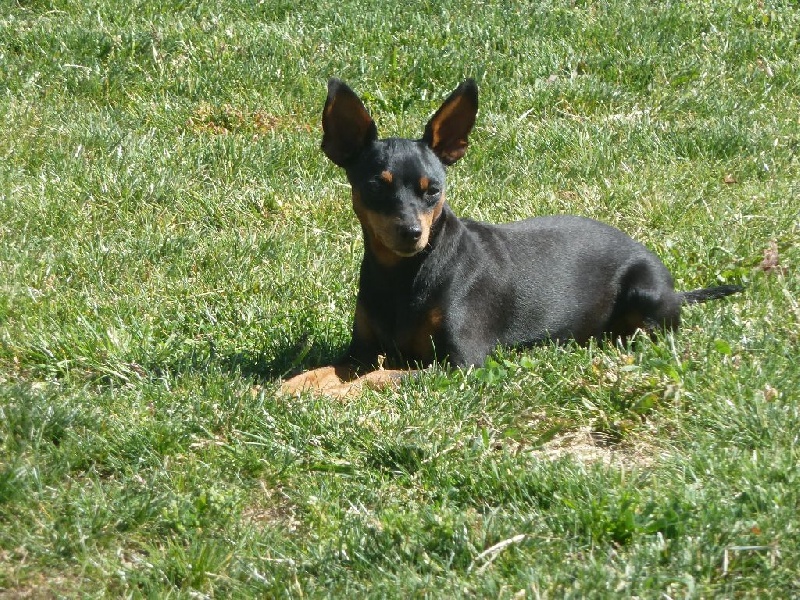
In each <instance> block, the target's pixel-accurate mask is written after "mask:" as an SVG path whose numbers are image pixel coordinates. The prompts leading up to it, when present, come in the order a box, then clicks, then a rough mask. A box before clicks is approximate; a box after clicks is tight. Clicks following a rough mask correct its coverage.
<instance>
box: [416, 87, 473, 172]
mask: <svg viewBox="0 0 800 600" xmlns="http://www.w3.org/2000/svg"><path fill="white" fill-rule="evenodd" d="M477 114H478V85H477V84H476V83H475V80H473V79H467V80H466V81H465V82H464V83H462V84H461V85H459V86H458V87H457V88H456V89H455V90H454V91H453V93H452V94H450V95H449V96H448V97H447V100H445V101H444V103H443V104H442V105H441V106H440V107H439V110H437V111H436V114H435V115H433V116H432V117H431V120H430V121H428V124H427V125H426V126H425V133H424V135H423V136H422V141H423V142H425V143H426V144H428V146H430V148H431V150H433V151H434V153H435V154H436V156H438V157H439V160H441V161H442V162H443V163H444V164H445V165H452V164H453V163H454V162H456V161H457V160H458V159H459V158H461V157H462V156H464V154H465V153H466V151H467V145H468V144H469V141H468V140H467V137H468V136H469V132H470V131H472V127H473V125H475V116H476V115H477Z"/></svg>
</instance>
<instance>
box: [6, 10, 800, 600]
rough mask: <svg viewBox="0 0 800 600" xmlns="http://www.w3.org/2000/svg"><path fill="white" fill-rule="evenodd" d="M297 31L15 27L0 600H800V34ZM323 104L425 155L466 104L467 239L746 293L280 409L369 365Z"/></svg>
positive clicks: (536, 21)
mask: <svg viewBox="0 0 800 600" xmlns="http://www.w3.org/2000/svg"><path fill="white" fill-rule="evenodd" d="M495 4H496V5H495ZM300 5H301V6H302V8H298V7H297V6H300ZM300 5H298V3H294V2H284V1H282V0H275V1H267V2H263V3H255V2H248V3H244V2H230V3H225V2H221V1H202V0H196V1H190V0H185V1H184V0H174V1H172V2H157V1H154V0H145V1H142V2H136V3H133V2H123V1H122V0H93V1H91V2H75V1H71V0H50V1H48V0H26V1H22V0H19V1H18V2H10V1H5V2H3V3H2V4H0V64H2V69H1V70H0V596H2V597H11V598H14V597H61V596H80V597H102V596H109V597H117V596H126V597H129V596H130V597H140V596H149V597H170V596H171V597H186V598H190V597H220V598H221V597H253V596H265V597H301V596H302V597H309V596H310V597H323V596H332V597H339V598H343V597H397V598H406V597H447V598H449V597H462V596H468V597H474V596H479V597H498V598H520V597H530V598H536V597H555V598H558V597H609V596H621V597H629V596H638V597H642V598H645V597H648V598H649V597H652V598H662V597H672V598H677V597H753V598H760V597H766V596H768V595H774V596H782V597H791V596H796V595H800V578H799V577H798V573H800V533H799V532H800V516H798V515H800V471H799V470H798V462H799V461H800V451H799V450H798V448H799V447H800V446H798V439H797V435H798V433H797V432H798V431H800V403H799V402H798V396H799V395H800V394H798V391H800V367H799V366H798V351H797V348H798V341H799V338H800V305H799V303H800V295H799V294H798V291H800V284H799V283H798V278H797V265H798V262H799V261H800V249H799V248H798V239H800V187H799V186H798V182H800V159H799V158H798V156H800V155H799V154H798V149H799V148H800V120H799V119H798V115H799V114H800V65H799V64H798V61H797V57H798V55H800V38H799V37H798V34H797V32H798V31H800V12H798V8H797V5H796V3H791V2H785V3H780V2H763V3H741V2H733V1H724V0H714V1H712V2H699V1H693V2H684V3H658V2H656V3H653V2H645V1H638V0H636V1H634V2H614V3H603V2H563V3H561V2H553V3H517V4H514V5H513V8H506V7H504V6H501V5H500V3H487V2H473V1H470V0H468V1H466V2H459V3H446V2H438V1H434V0H410V1H409V2H405V3H403V4H398V5H393V4H392V3H389V2H364V1H361V2H350V1H347V0H343V1H342V2H338V3H331V2H305V3H300ZM330 76H338V77H341V78H343V79H345V80H346V81H348V82H349V83H350V84H351V85H352V86H353V87H354V89H356V91H357V92H359V93H360V94H362V96H363V97H364V99H365V101H366V103H367V104H368V106H369V108H370V109H371V110H372V112H373V115H374V116H375V117H376V120H377V122H378V126H379V130H380V131H381V132H383V133H384V134H386V135H409V136H419V135H420V134H421V132H422V126H423V124H424V123H425V121H426V120H427V118H428V117H429V116H430V114H431V113H432V112H433V111H434V110H435V109H436V108H437V107H438V105H439V103H440V102H441V100H442V99H443V98H444V97H445V95H446V94H447V93H448V92H449V91H450V90H451V89H453V88H454V87H455V86H456V85H457V83H458V82H459V81H460V80H462V79H463V78H464V77H467V76H471V77H475V78H476V79H477V80H478V83H479V85H480V89H481V110H480V114H479V117H478V123H477V126H476V130H475V132H474V135H473V137H472V140H471V142H472V144H471V147H470V150H469V152H468V154H467V156H466V158H465V159H464V160H463V161H461V162H460V163H459V164H458V165H456V166H454V167H453V168H452V169H451V170H450V174H449V186H450V187H449V191H448V198H449V200H450V203H451V205H452V206H453V207H454V208H455V209H456V211H457V212H459V213H460V214H462V215H463V216H468V217H472V218H479V219H485V220H491V221H504V220H511V219H518V218H524V217H527V216H532V215H539V214H552V213H577V214H582V215H587V216H592V217H596V218H599V219H602V220H604V221H607V222H609V223H612V224H614V225H616V226H618V227H621V228H622V229H624V230H625V231H627V232H629V233H630V234H631V235H633V236H634V237H636V238H637V239H639V240H641V241H642V242H644V243H645V244H647V245H648V246H649V247H650V248H652V249H653V250H655V251H656V252H657V253H658V254H659V255H660V256H662V257H663V259H664V261H665V262H666V264H667V266H668V267H669V268H670V269H671V270H672V272H673V273H674V275H675V279H676V282H677V283H678V287H680V288H682V289H688V288H694V287H702V286H705V285H712V284H714V283H715V282H719V281H729V282H732V281H742V282H744V283H746V285H747V290H746V292H745V293H744V294H742V295H740V296H737V297H734V298H731V299H729V300H728V301H724V302H718V303H710V304H707V305H703V306H698V307H692V308H691V309H687V310H686V311H685V328H684V329H683V330H682V331H681V332H680V333H679V334H677V335H675V336H669V337H665V338H663V339H660V340H658V341H657V342H655V343H652V342H650V341H649V340H640V341H638V342H637V343H635V344H634V345H632V346H631V347H629V348H614V347H610V346H607V345H593V346H590V347H588V348H576V347H562V348H558V347H541V348H536V349H533V350H531V351H529V352H525V353H515V352H511V351H503V352H501V353H500V354H498V355H497V356H495V357H494V358H492V359H490V361H489V362H488V363H487V364H486V365H484V366H483V367H482V368H480V369H472V370H470V371H469V372H464V373H462V372H454V373H448V372H444V371H442V370H440V369H433V370H431V372H429V373H426V374H425V375H424V376H423V377H421V378H420V379H419V380H417V381H414V382H408V383H406V384H404V385H403V386H402V387H401V388H400V389H398V390H396V391H385V392H380V393H377V392H370V391H367V392H364V394H363V395H362V396H361V397H359V398H357V399H352V400H348V401H346V402H342V401H331V400H320V399H313V398H283V399H279V398H276V396H275V392H276V389H277V383H278V380H279V378H280V377H281V376H283V375H284V374H286V373H288V372H290V371H292V370H294V369H298V368H301V367H313V366H318V365H321V364H325V363H326V362H330V361H331V360H332V359H333V358H335V357H336V356H337V354H338V353H339V352H340V351H341V350H342V349H343V348H344V346H345V345H346V343H347V342H348V336H349V327H350V321H351V318H352V312H353V305H354V297H355V290H356V277H355V275H356V272H357V268H358V263H359V260H360V256H361V252H362V246H361V240H360V232H359V228H358V226H357V223H356V220H355V217H354V216H353V215H352V213H351V209H350V207H349V200H348V191H347V188H346V185H345V178H344V176H343V174H342V173H341V172H339V171H338V170H337V169H336V168H335V167H333V166H332V165H331V164H329V163H328V162H327V161H326V159H325V158H324V156H323V155H322V153H321V152H320V151H319V149H318V147H319V139H320V126H319V118H320V113H321V108H322V103H323V101H324V95H325V82H326V80H327V78H328V77H330ZM773 241H774V243H775V244H776V246H777V249H778V253H779V265H778V268H775V269H771V270H766V271H765V270H764V269H762V268H760V267H759V265H760V263H761V261H762V259H763V257H764V251H765V250H766V249H767V248H769V247H770V244H771V243H772V242H773ZM497 544H499V546H498V545H497Z"/></svg>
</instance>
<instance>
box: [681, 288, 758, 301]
mask: <svg viewBox="0 0 800 600" xmlns="http://www.w3.org/2000/svg"><path fill="white" fill-rule="evenodd" d="M743 290H744V286H741V285H718V286H716V287H710V288H702V289H700V290H691V291H689V292H678V294H679V295H680V297H681V301H682V302H683V304H698V303H700V302H707V301H708V300H716V299H717V298H724V297H725V296H730V295H731V294H738V293H739V292H741V291H743Z"/></svg>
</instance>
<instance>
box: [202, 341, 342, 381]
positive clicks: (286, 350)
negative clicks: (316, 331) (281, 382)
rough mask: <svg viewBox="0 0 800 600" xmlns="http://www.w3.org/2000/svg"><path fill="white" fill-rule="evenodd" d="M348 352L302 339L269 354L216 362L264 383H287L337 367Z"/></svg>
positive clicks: (222, 358)
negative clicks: (316, 370)
mask: <svg viewBox="0 0 800 600" xmlns="http://www.w3.org/2000/svg"><path fill="white" fill-rule="evenodd" d="M346 349H347V346H346V345H332V344H328V343H325V342H320V341H316V340H313V339H311V338H309V337H306V336H304V337H301V338H300V339H298V340H294V341H288V342H285V343H282V344H280V345H279V346H278V347H276V348H274V349H271V352H269V355H267V352H259V353H248V352H236V353H233V354H228V355H224V356H218V357H216V358H215V359H214V360H213V362H215V363H217V364H218V365H219V366H220V368H222V369H223V370H225V371H228V372H230V373H237V374H240V375H242V376H244V377H249V378H252V379H254V380H257V381H260V382H266V381H274V380H275V379H278V378H283V379H286V378H288V377H291V376H292V375H296V374H297V373H300V372H302V371H307V370H309V369H314V368H317V367H322V366H326V365H330V364H333V363H334V362H336V360H337V359H339V358H340V357H341V356H342V355H343V354H344V352H345V350H346Z"/></svg>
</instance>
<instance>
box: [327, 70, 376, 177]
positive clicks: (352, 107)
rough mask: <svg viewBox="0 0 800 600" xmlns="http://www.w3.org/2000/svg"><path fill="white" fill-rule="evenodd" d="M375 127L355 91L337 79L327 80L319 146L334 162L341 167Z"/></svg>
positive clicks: (366, 142) (371, 136) (367, 141)
mask: <svg viewBox="0 0 800 600" xmlns="http://www.w3.org/2000/svg"><path fill="white" fill-rule="evenodd" d="M377 139H378V128H377V127H376V126H375V121H373V120H372V117H370V116H369V113H368V112H367V109H366V108H364V104H363V103H362V102H361V100H360V99H359V97H358V96H356V94H355V92H354V91H353V90H351V89H350V88H349V87H347V84H346V83H344V82H343V81H340V80H338V79H331V80H330V81H328V98H327V100H325V108H324V109H323V111H322V150H323V152H325V155H326V156H327V157H328V158H330V159H331V161H333V163H334V164H336V165H338V166H340V167H345V166H346V165H347V164H348V163H349V162H350V161H351V160H353V159H354V158H355V157H356V156H358V155H359V154H360V153H361V151H362V150H363V149H364V148H366V147H367V146H368V145H369V144H370V143H372V142H374V141H375V140H377Z"/></svg>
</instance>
